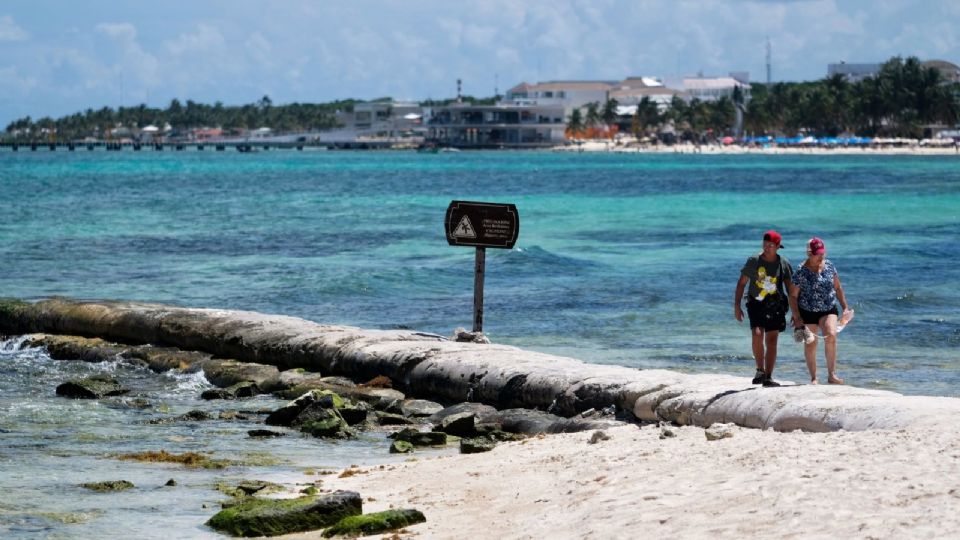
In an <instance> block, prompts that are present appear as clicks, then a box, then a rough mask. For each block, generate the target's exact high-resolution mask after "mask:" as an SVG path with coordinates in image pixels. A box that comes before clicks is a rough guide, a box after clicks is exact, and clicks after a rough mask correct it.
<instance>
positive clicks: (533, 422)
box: [497, 409, 620, 435]
mask: <svg viewBox="0 0 960 540" xmlns="http://www.w3.org/2000/svg"><path fill="white" fill-rule="evenodd" d="M497 420H498V422H499V424H500V425H501V428H502V429H503V430H504V431H509V432H512V433H523V434H525V435H538V434H540V433H575V432H578V431H587V430H591V429H604V428H609V427H613V426H616V425H620V423H619V422H616V421H614V420H592V419H580V418H564V417H562V416H557V415H555V414H550V413H546V412H543V411H536V410H530V409H507V410H504V411H500V412H499V413H498V415H497Z"/></svg>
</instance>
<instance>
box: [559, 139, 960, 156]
mask: <svg viewBox="0 0 960 540" xmlns="http://www.w3.org/2000/svg"><path fill="white" fill-rule="evenodd" d="M958 150H960V149H958V148H957V147H955V146H943V147H938V146H900V147H895V146H866V147H860V146H850V147H834V148H822V147H797V146H792V147H791V146H770V147H766V148H764V147H760V146H739V145H735V144H731V145H720V144H705V145H700V146H696V145H693V144H686V143H684V144H675V145H670V146H668V145H651V144H646V145H639V144H636V143H618V142H614V141H585V142H583V143H582V144H579V145H576V144H568V145H563V146H557V147H554V148H553V151H555V152H575V153H576V152H615V153H626V154H710V155H722V154H760V155H781V154H782V155H823V156H830V155H853V156H873V155H908V156H957V157H960V151H958Z"/></svg>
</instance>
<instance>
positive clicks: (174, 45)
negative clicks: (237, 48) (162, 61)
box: [165, 23, 226, 56]
mask: <svg viewBox="0 0 960 540" xmlns="http://www.w3.org/2000/svg"><path fill="white" fill-rule="evenodd" d="M225 45H226V40H225V39H224V37H223V34H221V33H220V30H218V29H217V28H216V27H214V26H211V25H209V24H205V23H199V24H197V28H196V30H195V31H194V32H191V33H189V34H180V35H179V36H177V37H176V38H175V39H172V40H170V41H167V42H166V43H165V46H166V48H167V50H168V51H170V53H171V54H173V55H175V56H183V55H187V54H207V55H209V54H210V53H211V51H219V50H221V49H223V47H224V46H225Z"/></svg>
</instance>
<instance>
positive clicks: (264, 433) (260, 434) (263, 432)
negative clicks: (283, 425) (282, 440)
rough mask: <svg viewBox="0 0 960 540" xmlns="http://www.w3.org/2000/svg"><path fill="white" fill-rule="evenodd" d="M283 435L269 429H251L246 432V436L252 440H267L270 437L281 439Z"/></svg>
mask: <svg viewBox="0 0 960 540" xmlns="http://www.w3.org/2000/svg"><path fill="white" fill-rule="evenodd" d="M284 435H286V434H285V433H281V432H279V431H272V430H269V429H251V430H249V431H247V436H249V437H253V438H260V439H267V438H272V437H283V436H284Z"/></svg>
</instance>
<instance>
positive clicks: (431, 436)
mask: <svg viewBox="0 0 960 540" xmlns="http://www.w3.org/2000/svg"><path fill="white" fill-rule="evenodd" d="M390 438H391V439H393V440H395V441H406V442H408V443H410V444H412V445H414V446H444V445H446V444H447V434H446V433H442V432H439V431H419V430H417V429H415V428H404V429H402V430H400V431H398V432H396V433H393V434H391V435H390Z"/></svg>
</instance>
